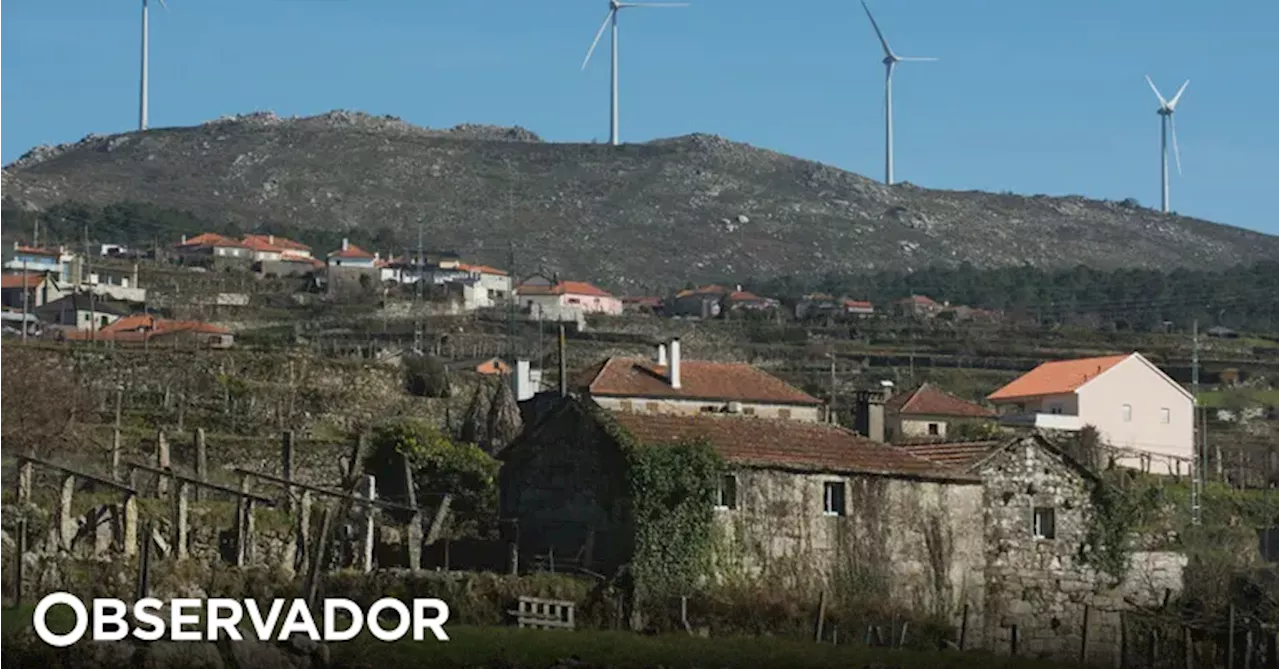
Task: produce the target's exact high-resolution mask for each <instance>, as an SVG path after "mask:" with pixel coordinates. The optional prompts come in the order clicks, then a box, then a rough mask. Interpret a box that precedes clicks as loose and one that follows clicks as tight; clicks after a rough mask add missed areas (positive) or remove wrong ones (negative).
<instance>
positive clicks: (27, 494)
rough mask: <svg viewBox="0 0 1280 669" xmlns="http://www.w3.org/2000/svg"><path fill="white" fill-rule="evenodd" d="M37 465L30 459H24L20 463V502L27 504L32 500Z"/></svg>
mask: <svg viewBox="0 0 1280 669" xmlns="http://www.w3.org/2000/svg"><path fill="white" fill-rule="evenodd" d="M35 475H36V465H35V463H34V462H31V461H30V460H23V461H22V464H20V465H18V504H19V505H22V504H27V503H29V502H30V501H31V486H32V483H33V482H34V481H35Z"/></svg>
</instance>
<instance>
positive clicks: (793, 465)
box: [610, 413, 979, 483]
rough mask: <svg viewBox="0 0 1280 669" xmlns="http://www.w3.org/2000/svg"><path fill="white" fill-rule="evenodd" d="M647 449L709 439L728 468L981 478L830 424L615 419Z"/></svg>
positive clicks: (673, 417)
mask: <svg viewBox="0 0 1280 669" xmlns="http://www.w3.org/2000/svg"><path fill="white" fill-rule="evenodd" d="M610 416H611V417H612V418H613V419H614V420H615V421H617V423H618V424H619V425H620V426H621V427H622V428H623V429H625V430H626V431H627V432H629V433H631V435H632V436H633V437H635V439H636V440H637V441H639V442H640V443H642V444H646V445H653V446H656V445H663V444H670V443H678V442H682V441H690V440H695V439H706V440H708V441H709V442H710V443H711V446H712V448H714V449H715V450H716V452H717V453H719V454H720V456H721V457H723V458H724V459H725V460H726V461H727V462H729V463H730V464H734V465H740V466H747V467H761V468H781V469H795V470H801V471H813V472H840V473H858V474H877V475H882V476H899V477H911V478H927V479H936V480H946V481H963V482H974V483H976V482H978V481H979V479H978V478H977V477H974V476H971V475H967V474H965V473H963V472H959V471H956V470H952V469H949V468H947V467H943V466H940V465H937V464H935V463H933V462H931V461H929V460H926V459H924V458H920V457H917V456H915V455H912V454H911V453H908V452H906V451H904V450H901V449H898V448H894V447H893V446H889V445H887V444H881V443H878V442H875V441H871V440H870V439H866V438H865V437H862V436H859V435H857V434H855V433H853V432H851V431H849V430H846V429H844V428H841V427H837V426H834V425H828V424H826V423H804V422H799V421H787V420H770V419H764V418H747V417H742V416H677V415H663V414H640V413H611V414H610Z"/></svg>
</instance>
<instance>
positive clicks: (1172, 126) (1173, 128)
mask: <svg viewBox="0 0 1280 669" xmlns="http://www.w3.org/2000/svg"><path fill="white" fill-rule="evenodd" d="M1169 134H1171V135H1173V164H1174V165H1177V166H1178V176H1182V156H1181V155H1179V154H1178V124H1177V123H1174V122H1173V114H1169Z"/></svg>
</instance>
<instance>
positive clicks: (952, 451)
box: [894, 440, 1001, 469]
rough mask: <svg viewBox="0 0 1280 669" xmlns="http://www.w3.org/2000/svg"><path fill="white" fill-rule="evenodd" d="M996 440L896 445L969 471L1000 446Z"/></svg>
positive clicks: (918, 454) (919, 455)
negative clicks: (971, 466) (970, 467)
mask: <svg viewBox="0 0 1280 669" xmlns="http://www.w3.org/2000/svg"><path fill="white" fill-rule="evenodd" d="M1000 443H1001V442H999V441H996V440H985V441H953V442H935V443H920V444H895V445H894V446H895V447H896V448H901V449H902V450H904V451H906V452H908V453H910V454H912V455H915V456H917V457H921V458H924V459H926V460H930V461H933V462H936V463H938V464H940V465H945V466H947V467H955V468H957V469H968V468H969V466H970V465H972V464H974V463H976V462H977V461H978V460H980V459H982V458H983V457H984V456H985V455H986V454H988V453H990V452H991V451H992V450H993V449H995V448H996V447H997V446H999V445H1000Z"/></svg>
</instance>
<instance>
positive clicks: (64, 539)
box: [58, 474, 76, 550]
mask: <svg viewBox="0 0 1280 669" xmlns="http://www.w3.org/2000/svg"><path fill="white" fill-rule="evenodd" d="M75 492H76V477H75V476H73V475H70V474H68V475H67V476H66V477H64V478H63V479H62V493H61V495H59V499H58V545H59V546H61V547H62V548H63V549H66V550H70V549H71V542H72V541H75V538H76V519H75V518H73V517H72V516H71V498H72V497H73V496H74V495H75Z"/></svg>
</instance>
